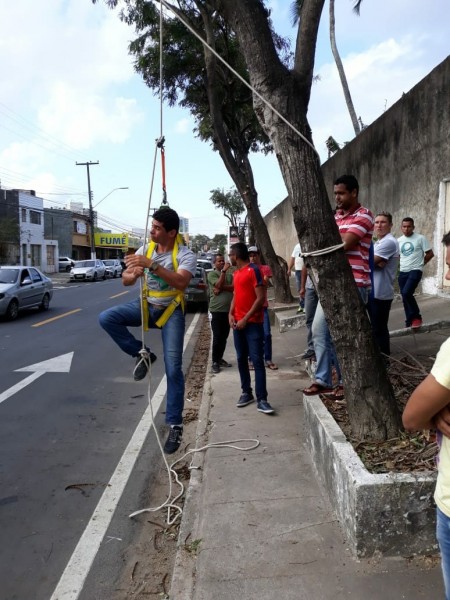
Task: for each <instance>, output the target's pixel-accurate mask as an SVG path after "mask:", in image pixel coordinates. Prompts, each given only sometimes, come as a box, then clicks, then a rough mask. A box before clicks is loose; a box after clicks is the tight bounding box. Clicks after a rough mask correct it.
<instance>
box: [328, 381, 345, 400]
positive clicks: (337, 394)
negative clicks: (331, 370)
mask: <svg viewBox="0 0 450 600" xmlns="http://www.w3.org/2000/svg"><path fill="white" fill-rule="evenodd" d="M324 396H326V397H327V398H328V399H329V400H344V399H345V394H344V387H343V386H342V385H338V386H336V387H335V388H334V390H333V391H332V392H330V393H325V394H324Z"/></svg>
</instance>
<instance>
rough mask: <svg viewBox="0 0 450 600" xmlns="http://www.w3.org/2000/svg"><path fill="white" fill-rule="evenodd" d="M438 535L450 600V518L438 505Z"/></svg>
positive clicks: (446, 593) (446, 594)
mask: <svg viewBox="0 0 450 600" xmlns="http://www.w3.org/2000/svg"><path fill="white" fill-rule="evenodd" d="M436 537H437V541H438V543H439V549H440V551H441V566H442V574H443V576H444V587H445V600H450V518H449V517H447V515H445V514H444V513H443V512H442V511H441V510H440V509H439V508H438V507H436Z"/></svg>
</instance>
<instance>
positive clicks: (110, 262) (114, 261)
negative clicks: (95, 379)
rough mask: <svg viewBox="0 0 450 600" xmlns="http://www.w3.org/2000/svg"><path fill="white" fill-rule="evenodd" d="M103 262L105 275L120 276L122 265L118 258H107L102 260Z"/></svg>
mask: <svg viewBox="0 0 450 600" xmlns="http://www.w3.org/2000/svg"><path fill="white" fill-rule="evenodd" d="M103 264H104V265H105V267H106V276H107V277H112V278H114V279H115V278H116V277H122V270H123V269H122V265H121V264H120V260H119V259H118V258H107V259H105V260H104V261H103Z"/></svg>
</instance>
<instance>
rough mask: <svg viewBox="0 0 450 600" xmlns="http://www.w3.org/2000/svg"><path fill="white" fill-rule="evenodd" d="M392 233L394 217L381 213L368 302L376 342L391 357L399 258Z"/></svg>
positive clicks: (379, 214) (375, 227)
mask: <svg viewBox="0 0 450 600" xmlns="http://www.w3.org/2000/svg"><path fill="white" fill-rule="evenodd" d="M391 229H392V215H391V214H390V213H388V212H381V213H378V214H377V216H376V217H375V224H374V235H375V236H376V237H377V241H376V242H375V244H374V248H373V253H374V257H373V263H374V269H373V292H372V294H371V296H370V298H369V304H368V309H369V314H370V321H371V323H372V329H373V334H374V337H375V340H376V341H377V343H378V346H379V348H380V350H381V352H383V354H385V355H386V356H389V355H390V343H389V329H388V321H389V312H390V310H391V304H392V300H393V298H394V280H395V276H396V275H397V267H398V261H399V254H400V252H399V247H398V242H397V240H396V239H395V237H394V236H393V235H392V233H391Z"/></svg>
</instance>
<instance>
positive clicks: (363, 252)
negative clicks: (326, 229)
mask: <svg viewBox="0 0 450 600" xmlns="http://www.w3.org/2000/svg"><path fill="white" fill-rule="evenodd" d="M335 219H336V223H337V226H338V227H339V233H340V234H341V236H342V235H344V234H346V233H352V234H353V235H356V236H357V238H358V239H359V242H358V243H357V245H356V246H355V247H353V248H352V249H351V250H347V251H346V253H345V254H346V255H347V258H348V262H349V263H350V266H351V268H352V272H353V277H354V278H355V282H356V285H357V286H358V287H370V286H371V281H370V265H369V251H370V244H371V242H372V234H373V222H374V218H373V214H372V213H371V212H370V210H369V209H368V208H364V207H363V206H361V205H360V204H358V205H357V206H356V207H355V208H354V209H353V210H351V211H349V212H344V211H343V210H338V211H336V215H335Z"/></svg>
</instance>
